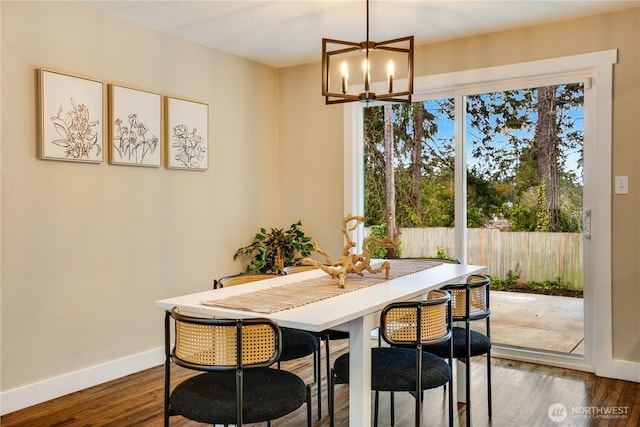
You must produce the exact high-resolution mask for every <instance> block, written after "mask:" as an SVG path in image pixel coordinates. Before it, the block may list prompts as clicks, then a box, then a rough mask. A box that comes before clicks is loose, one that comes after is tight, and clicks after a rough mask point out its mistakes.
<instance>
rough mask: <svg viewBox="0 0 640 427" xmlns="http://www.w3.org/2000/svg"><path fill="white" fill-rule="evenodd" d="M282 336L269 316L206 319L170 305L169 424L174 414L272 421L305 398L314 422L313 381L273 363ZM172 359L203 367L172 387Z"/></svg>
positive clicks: (219, 421)
mask: <svg viewBox="0 0 640 427" xmlns="http://www.w3.org/2000/svg"><path fill="white" fill-rule="evenodd" d="M172 320H173V324H174V335H175V343H174V346H173V349H172V348H171V323H172ZM281 339H282V338H281V332H280V328H279V327H278V325H277V324H276V323H275V322H273V321H271V320H269V319H211V318H207V319H204V318H197V317H191V316H185V315H182V314H180V312H179V311H178V310H177V309H176V308H174V309H173V310H167V311H166V315H165V355H166V359H165V390H164V392H165V395H164V396H165V397H164V425H165V426H169V418H170V417H171V416H175V415H181V416H183V417H185V418H188V419H190V420H193V421H198V422H201V423H208V424H225V425H226V424H236V425H238V426H242V425H243V423H256V422H263V421H267V423H268V424H269V425H270V420H272V419H276V418H280V417H282V416H284V415H287V414H289V413H291V412H294V411H295V410H297V409H298V408H299V407H300V406H302V404H303V403H305V402H306V403H307V426H311V390H310V387H309V386H308V385H305V383H304V381H303V380H302V378H300V377H298V376H297V375H295V374H293V373H291V372H287V371H281V370H278V369H271V368H270V367H269V366H271V365H272V364H273V363H275V362H276V361H277V360H278V358H279V356H280V346H281ZM172 361H173V363H175V364H176V365H179V366H182V367H184V368H187V369H193V370H197V371H203V372H204V373H203V374H200V375H196V376H194V377H191V378H189V379H187V380H185V381H183V382H182V383H180V384H178V385H177V386H176V387H175V388H174V389H173V391H171V390H170V385H171V362H172Z"/></svg>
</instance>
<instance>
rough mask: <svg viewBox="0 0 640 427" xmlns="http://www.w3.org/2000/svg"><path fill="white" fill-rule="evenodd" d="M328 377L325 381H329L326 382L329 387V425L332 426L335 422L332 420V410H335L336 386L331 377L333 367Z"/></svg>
mask: <svg viewBox="0 0 640 427" xmlns="http://www.w3.org/2000/svg"><path fill="white" fill-rule="evenodd" d="M330 374H331V375H330V377H329V378H328V379H327V381H328V382H329V384H328V386H329V387H328V388H329V390H328V391H329V426H330V427H333V424H334V422H335V420H334V412H335V406H334V405H335V386H336V380H335V379H334V378H333V369H332V370H331V372H330Z"/></svg>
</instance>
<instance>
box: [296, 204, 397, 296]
mask: <svg viewBox="0 0 640 427" xmlns="http://www.w3.org/2000/svg"><path fill="white" fill-rule="evenodd" d="M352 221H356V223H355V224H354V225H353V226H351V227H350V228H348V227H347V226H348V224H349V223H350V222H352ZM364 221H365V218H364V217H363V216H356V215H347V216H345V217H344V218H343V219H342V234H343V235H344V238H345V240H346V243H345V245H344V249H343V250H342V256H341V257H340V259H339V260H337V261H335V262H334V261H332V260H331V256H330V255H329V254H328V253H327V252H326V251H323V250H322V249H320V247H318V244H317V243H316V242H313V247H314V248H315V250H316V251H317V252H318V253H319V254H320V255H323V256H324V257H325V260H326V262H325V263H320V262H318V261H316V260H314V259H311V258H304V259H303V260H302V264H304V265H313V266H315V267H317V268H319V269H321V270H322V271H324V272H325V273H327V274H328V275H329V276H331V277H332V278H333V279H337V280H338V287H340V288H344V281H345V278H346V276H347V274H349V273H354V274H357V275H359V276H362V275H363V274H364V272H365V271H368V272H370V273H373V274H378V273H380V272H381V271H382V270H385V277H386V278H387V279H388V278H389V271H390V270H391V264H389V262H388V261H384V262H383V263H382V264H381V265H380V266H379V267H375V268H374V267H371V265H370V263H371V253H372V252H373V251H374V250H375V249H376V248H395V247H396V246H398V244H397V243H396V242H395V241H393V240H392V239H391V238H389V237H385V238H383V239H379V238H377V237H374V236H369V237H366V238H365V239H364V241H363V242H362V253H361V254H352V253H351V249H353V248H354V247H355V246H356V243H355V242H354V241H353V240H351V235H350V234H349V233H350V232H351V231H353V230H355V229H356V228H357V227H358V226H359V225H360V224H362V223H364Z"/></svg>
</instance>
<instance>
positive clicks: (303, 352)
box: [213, 273, 322, 419]
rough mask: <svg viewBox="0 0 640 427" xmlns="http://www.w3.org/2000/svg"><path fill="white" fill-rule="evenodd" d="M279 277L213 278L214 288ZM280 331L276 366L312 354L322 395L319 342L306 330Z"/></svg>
mask: <svg viewBox="0 0 640 427" xmlns="http://www.w3.org/2000/svg"><path fill="white" fill-rule="evenodd" d="M274 277H280V276H279V275H278V274H269V273H249V274H245V273H243V274H234V275H230V276H224V277H222V278H221V279H219V280H214V282H213V287H214V289H219V288H224V287H228V286H237V285H243V284H246V283H251V282H256V281H258V280H265V279H272V278H274ZM281 331H282V353H281V354H280V357H279V358H278V368H280V367H281V366H280V362H285V361H288V360H295V359H300V358H302V357H306V356H310V355H313V379H314V381H315V382H316V384H317V385H318V396H321V395H322V385H321V383H320V358H319V357H318V355H319V354H320V343H319V341H318V339H317V338H316V337H315V335H313V334H311V333H310V332H307V331H301V330H299V329H291V328H281ZM321 402H322V399H318V419H320V418H321V417H322V403H321Z"/></svg>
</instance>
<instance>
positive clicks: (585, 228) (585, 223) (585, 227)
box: [582, 209, 591, 239]
mask: <svg viewBox="0 0 640 427" xmlns="http://www.w3.org/2000/svg"><path fill="white" fill-rule="evenodd" d="M582 235H583V236H584V237H585V238H587V239H591V209H587V210H586V211H584V212H583V213H582Z"/></svg>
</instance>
